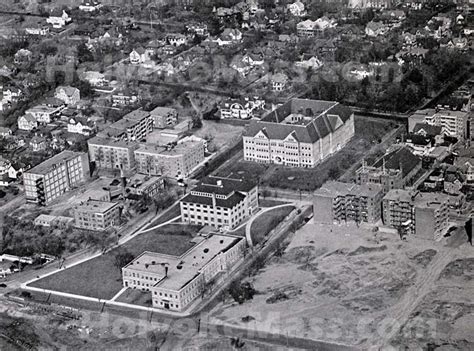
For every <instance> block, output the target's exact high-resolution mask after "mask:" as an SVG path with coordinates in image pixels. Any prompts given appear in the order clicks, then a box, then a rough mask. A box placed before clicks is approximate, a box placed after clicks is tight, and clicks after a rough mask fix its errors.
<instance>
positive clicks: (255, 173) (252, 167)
mask: <svg viewBox="0 0 474 351" xmlns="http://www.w3.org/2000/svg"><path fill="white" fill-rule="evenodd" d="M269 167H270V165H266V164H261V163H255V162H247V161H239V162H230V163H229V162H228V163H226V164H225V165H224V166H223V167H220V168H219V169H218V170H217V171H216V172H215V173H214V175H216V176H220V177H228V176H232V174H236V175H237V176H239V177H245V178H246V179H251V180H253V181H258V180H259V179H262V177H263V176H264V175H265V173H266V172H267V170H268V168H269Z"/></svg>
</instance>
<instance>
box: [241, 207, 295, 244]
mask: <svg viewBox="0 0 474 351" xmlns="http://www.w3.org/2000/svg"><path fill="white" fill-rule="evenodd" d="M293 210H294V207H293V206H286V207H280V208H275V209H274V210H271V211H269V212H266V213H265V214H263V215H261V216H259V217H257V219H255V221H254V222H253V223H252V226H251V227H250V233H251V235H252V242H253V243H254V244H258V243H259V242H261V241H262V240H263V239H264V238H265V236H266V235H267V234H268V233H270V231H271V230H272V229H273V228H275V227H276V226H277V225H278V224H279V223H280V222H281V221H282V220H283V219H284V218H285V217H286V216H288V215H289V214H290V213H291V211H293Z"/></svg>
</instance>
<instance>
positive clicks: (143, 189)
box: [127, 174, 165, 198]
mask: <svg viewBox="0 0 474 351" xmlns="http://www.w3.org/2000/svg"><path fill="white" fill-rule="evenodd" d="M164 187H165V180H164V178H163V177H150V176H148V175H143V174H134V175H133V176H132V177H131V178H130V179H128V180H127V192H129V193H130V194H134V195H138V196H148V197H150V198H154V197H155V196H156V195H158V194H159V193H160V192H161V191H162V190H163V189H164Z"/></svg>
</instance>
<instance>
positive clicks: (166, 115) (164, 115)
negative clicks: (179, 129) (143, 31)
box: [150, 107, 178, 129]
mask: <svg viewBox="0 0 474 351" xmlns="http://www.w3.org/2000/svg"><path fill="white" fill-rule="evenodd" d="M150 115H151V117H152V119H153V126H154V127H155V128H158V129H166V128H172V127H173V126H174V125H176V124H177V123H178V111H176V109H174V108H169V107H157V108H155V109H154V110H152V111H151V112H150Z"/></svg>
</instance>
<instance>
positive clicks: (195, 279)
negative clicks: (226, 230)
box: [122, 235, 246, 311]
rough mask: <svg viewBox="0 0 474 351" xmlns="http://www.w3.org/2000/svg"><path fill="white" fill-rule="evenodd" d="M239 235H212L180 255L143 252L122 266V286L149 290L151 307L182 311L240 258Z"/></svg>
mask: <svg viewBox="0 0 474 351" xmlns="http://www.w3.org/2000/svg"><path fill="white" fill-rule="evenodd" d="M245 246H246V242H245V239H244V238H242V237H235V236H231V235H212V236H209V237H208V238H206V239H205V240H203V241H201V242H200V243H199V244H197V245H196V246H194V247H193V248H191V249H190V250H189V251H188V252H186V253H184V254H183V255H181V256H171V255H165V254H159V253H153V252H144V253H143V254H141V255H140V256H138V257H137V258H135V259H134V260H133V261H132V262H130V263H129V264H127V265H126V266H125V267H123V268H122V279H123V286H124V287H127V288H133V289H141V290H143V291H150V292H151V297H152V304H153V307H155V308H161V309H167V310H172V311H183V310H185V309H186V308H188V307H189V305H191V304H192V303H193V302H194V301H195V300H196V299H198V298H200V297H202V292H203V291H204V289H205V287H206V284H207V283H209V282H211V281H212V280H213V279H214V278H215V277H216V276H217V275H218V274H219V273H221V274H222V273H226V272H229V271H230V270H231V269H232V267H233V266H235V264H236V263H237V262H238V261H240V260H241V259H242V258H243V252H244V250H245Z"/></svg>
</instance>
